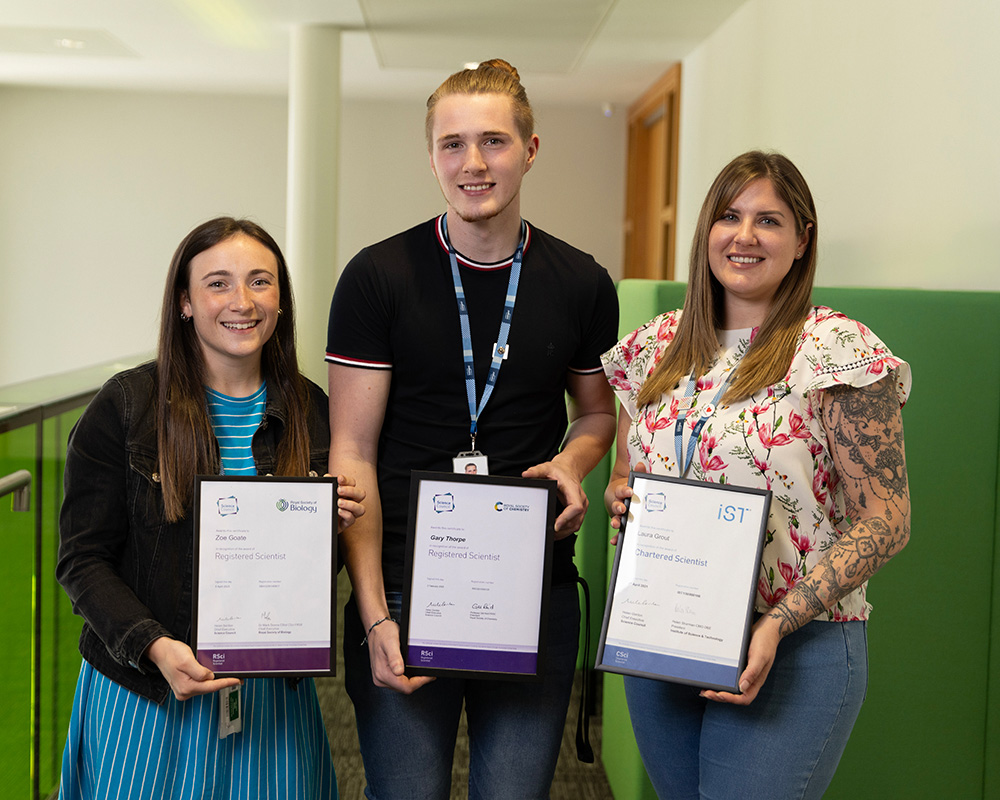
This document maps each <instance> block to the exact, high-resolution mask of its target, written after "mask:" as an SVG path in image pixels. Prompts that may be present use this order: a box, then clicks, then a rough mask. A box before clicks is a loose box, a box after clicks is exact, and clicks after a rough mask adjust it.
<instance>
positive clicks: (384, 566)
mask: <svg viewBox="0 0 1000 800" xmlns="http://www.w3.org/2000/svg"><path fill="white" fill-rule="evenodd" d="M426 136H427V146H428V151H429V155H430V166H431V171H432V172H433V173H434V175H435V177H436V178H437V181H438V184H439V186H440V188H441V192H442V194H443V195H444V199H445V203H446V206H447V210H446V213H444V214H442V215H441V216H439V217H437V218H435V219H432V220H429V221H427V222H423V223H421V224H420V225H417V226H416V227H414V228H411V229H410V230H408V231H405V232H403V233H401V234H398V235H396V236H394V237H392V238H390V239H387V240H385V241H383V242H380V243H378V244H375V245H372V246H370V247H367V248H365V249H363V250H362V251H361V252H360V253H358V255H356V256H355V257H354V258H353V259H352V260H351V262H350V263H349V264H348V265H347V267H346V269H345V270H344V274H343V276H342V277H341V279H340V282H339V284H338V286H337V290H336V292H335V294H334V298H333V303H332V306H331V310H330V327H329V336H328V344H327V356H326V358H327V361H328V362H329V369H330V386H331V389H332V396H331V398H330V419H331V423H332V428H333V433H332V440H331V452H330V465H331V467H330V468H331V471H335V474H339V473H347V474H352V475H355V476H356V477H357V481H358V486H359V487H360V488H363V489H364V490H365V491H367V492H368V499H369V503H368V504H367V508H368V511H369V513H367V514H366V515H365V516H364V517H362V518H361V519H359V520H358V522H357V523H356V524H355V525H354V526H353V527H352V528H351V530H350V531H349V532H346V533H345V535H344V536H342V537H341V543H342V551H343V553H344V558H345V562H346V565H347V568H348V571H349V573H350V576H351V582H352V586H353V588H354V594H353V596H352V598H351V600H350V602H349V603H348V607H347V609H346V622H345V632H344V655H345V660H346V674H347V677H346V681H347V689H348V693H349V694H350V696H351V699H352V701H353V702H354V708H355V715H356V718H357V723H358V734H359V739H360V742H361V753H362V756H363V757H364V762H365V774H366V778H367V781H368V786H367V788H366V790H365V794H366V796H367V797H369V798H372V800H398V798H404V797H419V798H443V799H446V798H448V797H449V793H450V786H451V770H452V755H453V752H454V749H455V740H456V736H457V729H458V723H459V719H460V717H461V713H462V708H463V705H464V707H465V711H466V716H467V719H468V727H469V739H470V759H471V763H470V775H469V796H470V797H472V798H507V799H509V798H529V797H530V798H538V797H547V796H548V793H549V787H550V785H551V783H552V777H553V774H554V772H555V765H556V760H557V757H558V753H559V742H560V739H561V736H562V731H563V727H564V725H565V721H566V710H567V707H568V704H569V695H570V689H571V686H572V681H573V674H574V670H575V666H576V653H577V641H578V637H579V624H580V610H579V601H578V598H577V589H576V583H575V580H576V569H575V567H574V565H573V560H572V559H573V547H574V541H575V539H576V536H575V532H576V531H577V530H578V529H579V527H580V525H581V523H582V522H583V517H584V513H585V512H586V510H587V498H586V495H585V494H584V492H583V490H582V489H581V486H580V482H581V481H582V479H583V478H584V477H585V476H586V475H587V473H588V472H589V471H590V470H591V469H592V468H593V467H594V465H595V464H596V463H597V462H598V461H599V460H600V459H601V457H602V456H603V455H604V454H605V452H606V451H607V449H608V447H609V446H610V444H611V441H612V438H613V435H614V428H615V417H614V402H613V399H612V395H611V392H610V389H609V387H608V385H607V382H606V381H605V380H604V378H603V375H602V371H601V361H600V355H601V353H603V352H604V351H606V350H607V349H608V348H609V347H611V346H612V345H613V344H614V342H615V339H616V337H617V327H618V307H617V299H616V296H615V291H614V286H613V284H612V282H611V279H610V277H609V276H608V274H607V272H606V271H605V270H604V269H603V268H601V267H600V266H599V265H598V264H597V263H596V262H595V261H594V259H593V258H592V257H591V256H589V255H587V254H585V253H582V252H580V251H579V250H577V249H575V248H573V247H571V246H570V245H568V244H566V243H565V242H562V241H560V240H558V239H556V238H555V237H553V236H550V235H548V234H546V233H545V232H544V231H541V230H539V229H538V228H535V227H534V226H533V225H530V224H529V223H528V222H526V221H524V220H522V219H521V212H520V190H521V180H522V178H523V176H524V174H525V173H526V172H527V171H528V170H529V169H531V166H532V164H533V163H534V161H535V157H536V155H537V153H538V145H539V139H538V136H537V135H536V134H535V132H534V120H533V116H532V112H531V106H530V104H529V103H528V98H527V96H526V94H525V91H524V87H523V86H521V83H520V78H519V76H518V74H517V70H515V69H514V68H513V67H512V66H511V65H510V64H508V63H507V62H505V61H502V60H499V59H497V60H493V61H488V62H484V63H482V64H480V65H479V66H478V67H477V68H476V69H467V70H463V71H461V72H458V73H455V74H454V75H452V76H451V77H449V78H448V79H447V80H446V81H445V82H444V83H442V84H441V86H440V87H439V88H438V89H437V91H435V92H434V94H433V95H431V97H430V99H429V100H428V101H427V122H426ZM460 293H464V296H465V300H466V303H467V306H466V308H467V311H466V312H463V311H460V307H459V304H458V303H457V302H456V297H457V296H458V295H459V294H460ZM505 303H506V304H507V307H508V309H509V310H508V312H507V314H505V312H504V308H505ZM511 305H512V306H513V309H512V311H513V313H512V314H511V313H510V306H511ZM463 313H464V314H465V315H466V316H465V320H462V319H460V315H461V314H463ZM504 318H506V319H505V320H504ZM465 322H467V324H468V327H467V328H466V330H467V331H468V332H469V335H470V336H471V348H470V349H471V354H463V350H465V349H466V348H465V347H464V346H463V333H462V328H463V325H464V324H465ZM503 326H509V332H508V338H507V347H506V348H504V349H503V350H501V349H500V348H499V347H498V345H497V343H498V342H501V341H503V337H502V336H498V329H499V330H503V329H504V328H503ZM495 353H496V354H499V356H500V357H501V358H502V360H501V361H500V369H499V370H492V369H489V367H490V364H491V362H492V361H493V359H494V354H495ZM466 368H468V370H469V374H471V375H472V376H474V386H473V387H471V388H472V391H471V392H470V393H467V389H468V388H469V387H467V379H466V374H467V373H466ZM471 380H472V379H471V378H470V381H471ZM486 388H489V389H490V390H491V391H489V392H486V391H485V389H486ZM484 393H485V397H486V402H485V405H483V395H484ZM566 393H568V394H569V395H570V398H571V402H570V404H569V413H568V414H567V404H566V399H565V398H566ZM469 394H471V397H472V398H473V399H472V400H471V401H470V399H469ZM476 403H477V404H478V408H476V407H471V406H472V405H473V404H476ZM567 424H568V426H569V427H568V431H567ZM470 432H471V434H472V436H473V437H474V446H472V447H471V450H473V451H480V450H481V453H480V452H477V453H476V455H477V466H478V468H479V469H478V471H479V473H480V474H482V473H483V472H484V471H485V469H488V472H489V473H490V474H493V475H508V476H523V477H530V478H547V479H552V480H554V481H556V482H557V485H558V493H559V499H560V511H559V515H558V517H557V519H556V525H555V529H556V533H555V537H556V541H555V542H554V547H553V569H552V584H551V589H550V595H549V597H550V601H549V617H548V620H547V631H548V634H547V638H546V642H545V645H546V660H545V671H544V675H543V679H542V680H541V681H539V682H519V681H518V682H515V681H505V680H492V679H487V680H478V679H477V680H462V679H459V678H451V677H449V678H437V679H435V680H432V679H430V678H428V677H419V676H409V675H407V674H406V673H405V670H404V663H403V658H402V656H401V651H400V636H399V628H398V627H397V624H396V621H397V620H398V619H399V614H400V604H401V596H402V595H401V592H402V587H403V564H404V545H405V542H406V530H407V519H406V514H407V506H408V503H407V500H408V497H409V488H410V471H411V470H413V469H421V470H435V471H451V470H453V469H457V470H464V466H465V464H466V463H468V459H467V458H465V459H458V460H457V461H456V460H455V459H456V456H457V454H458V453H461V452H464V451H469V450H470ZM479 459H481V460H479ZM362 640H364V643H363V644H361V646H359V643H362Z"/></svg>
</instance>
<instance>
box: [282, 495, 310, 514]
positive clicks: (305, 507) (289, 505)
mask: <svg viewBox="0 0 1000 800" xmlns="http://www.w3.org/2000/svg"><path fill="white" fill-rule="evenodd" d="M274 507H275V508H277V509H278V511H280V512H281V513H282V514H284V513H285V512H286V511H290V512H292V513H295V512H296V511H299V512H305V513H306V514H315V513H316V512H317V511H319V503H317V502H316V501H315V500H286V499H285V498H284V497H281V498H279V499H278V500H277V501H276V502H275V504H274Z"/></svg>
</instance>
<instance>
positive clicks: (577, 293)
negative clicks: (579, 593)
mask: <svg viewBox="0 0 1000 800" xmlns="http://www.w3.org/2000/svg"><path fill="white" fill-rule="evenodd" d="M439 220H440V218H437V219H434V220H430V221H428V222H424V223H422V224H420V225H418V226H416V227H414V228H411V229H410V230H408V231H405V232H403V233H400V234H398V235H396V236H393V237H392V238H390V239H386V240H385V241H383V242H380V243H378V244H375V245H372V246H371V247H366V248H365V249H364V250H362V251H361V252H360V253H358V254H357V255H356V256H355V257H354V258H353V259H351V261H350V263H349V264H348V265H347V267H346V268H345V269H344V273H343V275H342V276H341V278H340V281H339V282H338V284H337V288H336V291H335V293H334V296H333V302H332V304H331V308H330V322H329V329H328V337H327V356H326V359H327V361H329V362H332V363H338V364H346V365H348V366H352V367H356V368H359V369H366V368H367V369H391V371H392V381H391V386H390V390H389V398H388V402H387V406H386V409H385V419H384V421H383V424H382V430H381V434H380V437H379V448H378V478H379V492H380V494H381V501H382V525H383V537H382V550H383V561H382V563H383V572H384V575H385V581H386V588H387V590H390V591H391V590H397V591H398V590H399V589H400V587H401V585H402V582H403V560H404V546H405V542H406V518H407V506H408V502H409V492H410V470H412V469H421V470H436V471H446V472H450V471H451V469H452V458H453V457H454V456H455V455H456V454H457V453H458V452H460V451H464V450H468V449H469V447H470V439H469V406H468V400H467V397H466V386H465V378H464V374H463V360H462V336H461V329H460V326H459V316H458V306H457V304H456V300H455V290H454V282H453V280H452V275H451V266H450V263H449V259H448V251H447V249H446V247H445V246H444V244H443V240H442V236H441V231H440V225H439ZM459 270H460V273H461V277H462V284H463V287H464V289H465V295H466V300H467V303H468V309H469V322H470V327H471V332H472V343H473V353H474V356H473V358H474V362H475V367H476V392H477V403H478V399H479V396H480V395H481V394H482V391H483V387H484V386H485V383H486V373H487V369H488V367H489V364H490V359H491V355H492V350H493V344H494V342H496V338H497V333H498V331H499V329H500V317H501V313H502V310H503V305H504V298H505V295H506V291H507V282H508V279H509V277H510V259H508V260H507V261H505V262H502V263H501V264H492V265H490V264H476V263H475V262H472V261H470V260H468V259H466V258H463V257H460V258H459ZM617 336H618V300H617V296H616V294H615V289H614V284H613V283H612V281H611V278H610V277H609V275H608V273H607V272H606V271H605V270H604V268H603V267H601V266H600V265H598V264H597V262H596V261H595V260H594V259H593V257H591V256H590V255H587V254H586V253H583V252H581V251H580V250H577V249H576V248H574V247H571V246H570V245H568V244H566V243H565V242H563V241H561V240H559V239H556V238H555V237H553V236H550V235H548V234H546V233H545V232H544V231H541V230H539V229H537V228H534V227H531V226H530V225H529V234H528V239H527V246H526V248H525V251H524V259H523V263H522V269H521V277H520V282H519V286H518V291H517V301H516V303H515V306H514V314H513V318H512V320H511V326H510V337H509V340H508V341H509V356H508V358H507V359H506V360H505V361H504V362H503V364H502V366H501V369H500V373H499V376H498V378H497V382H496V387H495V388H494V390H493V394H492V396H491V397H490V399H489V402H488V403H487V406H486V408H485V410H484V411H483V413H482V416H481V417H480V419H479V426H478V437H477V441H476V445H477V448H478V449H479V450H481V451H483V452H484V453H485V454H486V455H487V456H488V457H489V466H490V473H491V474H494V475H520V474H521V472H522V471H523V470H524V469H527V468H528V467H530V466H533V465H535V464H538V463H541V462H543V461H547V460H549V459H550V458H552V456H554V455H555V454H556V453H557V452H558V451H559V446H560V443H561V442H562V439H563V436H564V435H565V432H566V426H567V417H566V405H565V394H564V393H565V390H566V378H567V373H568V372H569V371H575V372H581V373H591V372H595V373H600V372H601V371H602V368H601V361H600V355H601V353H603V352H605V351H606V350H608V349H610V348H611V347H612V346H614V344H615V342H616V341H617ZM575 539H576V537H575V536H570V537H567V538H565V539H562V540H560V541H558V542H556V547H555V552H554V559H553V582H556V583H559V582H564V581H569V580H573V579H574V577H575V575H576V571H575V567H574V565H573V563H572V558H573V543H574V541H575Z"/></svg>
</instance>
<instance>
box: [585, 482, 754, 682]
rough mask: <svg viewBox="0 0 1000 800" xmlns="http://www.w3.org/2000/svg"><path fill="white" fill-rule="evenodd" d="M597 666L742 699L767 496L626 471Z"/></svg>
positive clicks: (722, 486) (740, 489)
mask: <svg viewBox="0 0 1000 800" xmlns="http://www.w3.org/2000/svg"><path fill="white" fill-rule="evenodd" d="M629 486H631V487H632V491H633V495H632V497H631V498H630V500H629V502H628V503H627V505H628V509H627V511H626V514H625V515H624V516H623V518H622V526H621V529H620V532H619V535H618V544H617V547H616V550H615V560H614V566H613V567H612V572H611V585H610V587H609V589H608V601H607V606H606V607H605V610H604V624H603V625H602V628H601V638H600V641H599V642H598V647H597V663H596V665H595V666H596V668H597V669H600V670H605V671H607V672H620V673H623V674H625V675H639V676H642V677H646V678H657V679H659V680H665V681H673V682H675V683H687V684H691V685H694V686H700V687H703V688H708V689H715V690H718V691H728V692H739V677H740V674H741V673H742V672H743V669H744V668H745V666H746V659H747V647H748V645H749V642H750V628H751V625H752V616H753V600H754V595H755V593H756V590H757V578H758V575H759V573H760V557H761V551H762V550H763V547H764V532H765V527H766V523H767V515H768V510H769V508H770V506H771V492H770V491H767V490H764V489H746V488H742V487H739V486H732V485H730V484H724V483H702V482H700V481H689V480H681V479H680V478H670V477H665V476H662V475H651V474H649V473H646V472H632V473H631V474H630V475H629Z"/></svg>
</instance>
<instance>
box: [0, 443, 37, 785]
mask: <svg viewBox="0 0 1000 800" xmlns="http://www.w3.org/2000/svg"><path fill="white" fill-rule="evenodd" d="M36 433H37V428H36V426H35V425H29V426H26V427H23V428H18V429H16V430H13V431H8V432H6V433H3V434H0V476H2V475H9V474H10V473H11V472H14V471H16V470H20V469H25V470H28V471H29V472H31V473H32V474H33V475H34V473H35V438H36ZM34 478H35V479H34V480H33V481H32V486H31V509H32V510H31V511H27V512H24V511H13V510H12V509H11V497H10V496H7V497H5V498H2V499H0V536H2V537H3V558H0V586H2V587H3V591H2V592H0V616H2V618H3V620H4V657H3V658H0V686H3V691H4V701H3V703H0V786H2V787H3V796H4V797H10V798H28V797H30V796H31V636H32V630H31V629H32V624H31V608H32V580H31V575H32V571H33V569H34V529H35V514H34V508H35V502H36V498H37V486H38V476H37V475H35V476H34Z"/></svg>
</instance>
